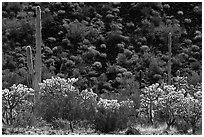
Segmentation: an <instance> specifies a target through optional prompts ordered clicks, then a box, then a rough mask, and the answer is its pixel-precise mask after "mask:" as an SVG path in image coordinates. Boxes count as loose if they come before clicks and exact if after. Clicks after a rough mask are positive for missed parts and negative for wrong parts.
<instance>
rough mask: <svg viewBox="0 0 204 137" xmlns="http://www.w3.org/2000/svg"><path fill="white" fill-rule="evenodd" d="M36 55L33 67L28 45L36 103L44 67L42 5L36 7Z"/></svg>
mask: <svg viewBox="0 0 204 137" xmlns="http://www.w3.org/2000/svg"><path fill="white" fill-rule="evenodd" d="M36 15H37V17H36V55H35V66H34V67H35V68H34V69H33V62H32V58H33V57H32V50H31V47H30V46H27V60H28V70H29V75H30V76H31V79H32V87H33V88H34V90H35V95H34V103H36V102H38V99H39V91H40V87H39V85H38V83H40V82H41V68H42V59H41V44H42V35H41V10H40V6H37V7H36Z"/></svg>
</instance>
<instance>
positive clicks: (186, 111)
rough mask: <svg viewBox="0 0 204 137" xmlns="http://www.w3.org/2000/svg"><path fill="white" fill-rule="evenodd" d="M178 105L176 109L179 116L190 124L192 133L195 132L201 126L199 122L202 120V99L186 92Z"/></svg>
mask: <svg viewBox="0 0 204 137" xmlns="http://www.w3.org/2000/svg"><path fill="white" fill-rule="evenodd" d="M200 96H202V94H200ZM179 105H180V106H181V108H180V109H178V113H179V116H180V118H182V119H183V120H184V121H185V122H187V123H188V124H190V126H191V128H192V133H193V134H195V132H196V131H197V130H199V129H200V128H201V127H200V125H199V122H200V121H201V120H202V100H201V99H196V98H194V97H193V96H191V95H190V94H188V95H187V97H185V98H183V99H182V101H181V102H180V104H179Z"/></svg>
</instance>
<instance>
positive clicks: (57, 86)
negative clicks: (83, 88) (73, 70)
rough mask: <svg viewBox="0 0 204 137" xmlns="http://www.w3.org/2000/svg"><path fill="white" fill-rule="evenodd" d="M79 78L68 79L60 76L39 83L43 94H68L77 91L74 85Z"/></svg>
mask: <svg viewBox="0 0 204 137" xmlns="http://www.w3.org/2000/svg"><path fill="white" fill-rule="evenodd" d="M77 80H78V79H75V78H71V79H70V78H68V79H67V80H66V79H64V78H60V77H56V78H55V77H52V78H51V79H46V80H43V83H39V85H40V88H41V94H42V96H52V97H54V96H67V94H69V93H70V92H77V90H76V88H75V87H74V86H73V83H75V82H76V81H77Z"/></svg>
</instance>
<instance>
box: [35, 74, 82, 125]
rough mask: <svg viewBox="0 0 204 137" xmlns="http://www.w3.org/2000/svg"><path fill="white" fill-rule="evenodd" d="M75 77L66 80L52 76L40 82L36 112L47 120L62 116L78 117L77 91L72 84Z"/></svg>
mask: <svg viewBox="0 0 204 137" xmlns="http://www.w3.org/2000/svg"><path fill="white" fill-rule="evenodd" d="M76 81H77V79H75V78H72V79H69V78H68V80H66V79H64V78H59V77H56V78H54V77H52V78H51V79H46V80H44V81H43V83H40V84H39V85H40V88H41V99H40V102H39V105H38V113H39V115H40V116H42V117H43V119H45V120H46V121H47V122H52V121H53V120H55V119H58V118H62V119H67V120H70V121H72V120H75V119H77V118H79V114H80V109H79V103H80V98H79V91H78V90H77V89H76V88H75V87H74V86H72V85H73V83H74V82H76Z"/></svg>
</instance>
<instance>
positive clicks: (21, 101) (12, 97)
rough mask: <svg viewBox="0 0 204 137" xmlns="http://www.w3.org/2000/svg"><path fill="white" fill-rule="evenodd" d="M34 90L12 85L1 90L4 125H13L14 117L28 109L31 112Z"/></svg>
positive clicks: (20, 85) (21, 85)
mask: <svg viewBox="0 0 204 137" xmlns="http://www.w3.org/2000/svg"><path fill="white" fill-rule="evenodd" d="M33 97H34V90H33V89H32V88H28V87H27V86H25V85H23V84H18V85H15V84H14V85H13V86H11V87H10V88H9V89H4V90H2V117H3V122H4V123H5V124H13V122H14V120H15V119H16V117H17V116H18V115H19V114H20V113H21V111H25V110H27V109H29V111H31V110H32V106H33Z"/></svg>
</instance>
